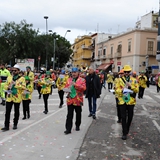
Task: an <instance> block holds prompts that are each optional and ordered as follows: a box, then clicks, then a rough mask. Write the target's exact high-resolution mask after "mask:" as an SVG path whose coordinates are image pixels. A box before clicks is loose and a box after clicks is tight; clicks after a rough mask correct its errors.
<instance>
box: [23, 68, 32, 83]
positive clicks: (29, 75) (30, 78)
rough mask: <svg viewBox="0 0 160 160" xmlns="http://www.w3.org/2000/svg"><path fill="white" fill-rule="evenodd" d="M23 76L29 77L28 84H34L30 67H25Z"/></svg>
mask: <svg viewBox="0 0 160 160" xmlns="http://www.w3.org/2000/svg"><path fill="white" fill-rule="evenodd" d="M25 76H28V77H29V80H30V83H33V82H34V73H33V72H32V71H31V67H30V66H27V67H26V73H25Z"/></svg>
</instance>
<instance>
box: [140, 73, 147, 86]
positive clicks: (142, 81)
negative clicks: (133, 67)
mask: <svg viewBox="0 0 160 160" xmlns="http://www.w3.org/2000/svg"><path fill="white" fill-rule="evenodd" d="M138 83H139V86H140V87H143V88H146V87H147V77H146V76H142V75H140V76H138Z"/></svg>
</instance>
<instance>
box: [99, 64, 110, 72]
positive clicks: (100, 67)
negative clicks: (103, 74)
mask: <svg viewBox="0 0 160 160" xmlns="http://www.w3.org/2000/svg"><path fill="white" fill-rule="evenodd" d="M110 65H111V64H110V63H104V64H101V65H100V66H99V67H98V68H97V69H99V70H102V69H103V70H105V69H107V68H108V67H109V66H110Z"/></svg>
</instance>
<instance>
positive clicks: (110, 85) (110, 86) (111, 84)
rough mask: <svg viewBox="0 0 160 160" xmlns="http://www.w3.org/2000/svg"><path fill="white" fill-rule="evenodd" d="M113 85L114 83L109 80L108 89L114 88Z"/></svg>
mask: <svg viewBox="0 0 160 160" xmlns="http://www.w3.org/2000/svg"><path fill="white" fill-rule="evenodd" d="M112 86H113V83H111V82H109V83H108V90H109V89H112Z"/></svg>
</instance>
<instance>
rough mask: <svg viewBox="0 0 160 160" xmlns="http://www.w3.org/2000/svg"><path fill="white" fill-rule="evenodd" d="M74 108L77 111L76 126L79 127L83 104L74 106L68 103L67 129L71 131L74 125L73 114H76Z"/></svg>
mask: <svg viewBox="0 0 160 160" xmlns="http://www.w3.org/2000/svg"><path fill="white" fill-rule="evenodd" d="M74 110H75V112H76V122H75V125H76V127H79V126H80V125H81V112H82V106H74V105H68V106H67V111H68V113H67V119H66V130H67V131H69V132H71V129H72V126H73V116H74Z"/></svg>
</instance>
